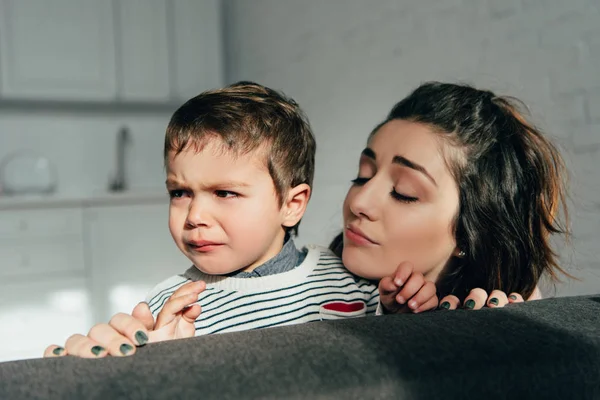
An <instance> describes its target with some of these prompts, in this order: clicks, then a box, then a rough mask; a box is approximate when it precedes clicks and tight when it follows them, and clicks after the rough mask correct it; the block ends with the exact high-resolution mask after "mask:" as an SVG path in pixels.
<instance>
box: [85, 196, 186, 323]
mask: <svg viewBox="0 0 600 400" xmlns="http://www.w3.org/2000/svg"><path fill="white" fill-rule="evenodd" d="M84 220H85V221H86V226H85V235H84V236H85V242H86V243H87V246H86V247H87V248H86V254H88V257H87V259H88V261H89V265H90V271H91V276H90V277H91V282H92V287H93V292H92V302H93V304H94V308H95V310H96V315H95V319H96V320H97V321H108V319H109V318H110V317H111V316H112V315H113V314H115V313H116V312H127V313H130V312H131V309H132V308H133V307H134V306H135V305H136V304H137V303H138V302H140V301H143V300H144V298H145V297H146V294H147V292H148V290H150V289H151V288H152V287H154V286H155V285H156V284H158V283H159V282H161V281H162V280H164V279H166V278H168V277H170V276H172V275H175V274H180V273H182V272H184V271H185V270H186V269H187V268H188V267H189V266H190V265H191V263H190V261H189V260H188V259H187V258H186V257H185V256H184V255H183V254H181V252H180V251H179V250H178V249H177V247H176V246H175V243H174V242H173V239H172V238H171V235H170V233H169V228H168V202H167V201H165V204H145V205H142V204H140V205H112V206H102V207H91V208H89V209H86V210H85V214H84Z"/></svg>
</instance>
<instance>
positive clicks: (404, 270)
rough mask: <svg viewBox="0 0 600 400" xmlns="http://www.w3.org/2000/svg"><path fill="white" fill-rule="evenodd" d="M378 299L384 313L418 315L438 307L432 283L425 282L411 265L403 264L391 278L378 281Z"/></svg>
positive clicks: (421, 275)
mask: <svg viewBox="0 0 600 400" xmlns="http://www.w3.org/2000/svg"><path fill="white" fill-rule="evenodd" d="M379 298H380V301H381V306H382V308H383V310H384V312H385V313H391V314H394V313H408V312H412V313H415V314H416V313H419V312H422V311H427V310H433V309H435V308H437V306H438V297H437V295H436V288H435V284H434V283H433V282H429V281H426V280H425V278H424V277H423V274H422V273H420V272H415V271H413V266H412V264H410V263H408V262H404V263H402V264H400V265H399V266H398V268H397V269H396V273H395V274H394V275H393V276H386V277H384V278H383V279H382V280H381V281H379Z"/></svg>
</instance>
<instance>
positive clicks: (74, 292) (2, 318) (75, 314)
mask: <svg viewBox="0 0 600 400" xmlns="http://www.w3.org/2000/svg"><path fill="white" fill-rule="evenodd" d="M88 283H89V282H88V281H87V280H86V268H85V264H84V257H83V244H82V210H81V209H80V208H59V209H22V210H3V211H1V212H0V305H1V307H0V361H6V360H11V359H15V358H31V357H41V356H42V353H43V351H44V349H45V348H46V346H48V345H49V344H52V343H64V342H65V340H66V339H67V337H68V336H69V335H71V334H73V333H86V332H87V330H88V329H89V328H90V326H91V323H92V321H93V319H92V316H93V313H92V306H91V303H90V301H89V300H90V290H89V286H88Z"/></svg>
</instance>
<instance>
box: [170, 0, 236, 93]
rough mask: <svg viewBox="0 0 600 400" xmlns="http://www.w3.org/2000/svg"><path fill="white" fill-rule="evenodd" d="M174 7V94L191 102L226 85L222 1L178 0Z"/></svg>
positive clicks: (174, 2)
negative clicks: (206, 91)
mask: <svg viewBox="0 0 600 400" xmlns="http://www.w3.org/2000/svg"><path fill="white" fill-rule="evenodd" d="M172 4H173V14H172V17H173V22H172V24H173V35H174V38H173V42H172V43H173V54H174V59H175V61H176V63H175V74H174V76H175V82H174V86H175V87H174V93H175V96H176V97H177V98H179V99H183V100H187V99H189V98H191V97H193V96H196V95H198V94H199V93H200V92H202V91H204V90H207V89H212V88H216V87H219V86H221V85H222V84H223V76H224V62H223V54H222V48H223V44H222V35H221V9H220V1H219V0H201V1H200V0H175V1H173V2H172ZM200 21H201V22H200Z"/></svg>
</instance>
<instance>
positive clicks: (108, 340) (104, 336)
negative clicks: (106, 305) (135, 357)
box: [88, 314, 135, 357]
mask: <svg viewBox="0 0 600 400" xmlns="http://www.w3.org/2000/svg"><path fill="white" fill-rule="evenodd" d="M117 315H119V314H117ZM123 315H126V314H123ZM88 337H89V338H90V339H91V340H93V341H94V342H96V343H98V344H100V345H101V346H102V347H103V348H105V349H106V351H107V352H108V354H110V355H111V356H115V357H123V356H130V355H132V354H134V353H135V345H134V344H133V343H132V341H131V340H129V339H128V338H127V337H126V336H124V335H122V334H121V333H119V332H117V330H116V329H115V328H113V327H112V326H110V325H109V324H98V325H94V326H93V327H92V329H90V332H89V333H88Z"/></svg>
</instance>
